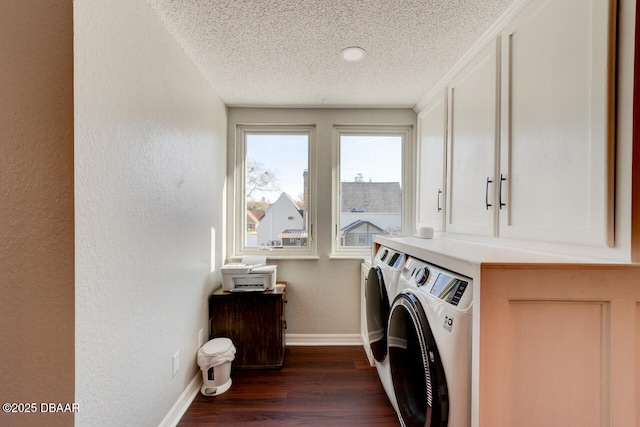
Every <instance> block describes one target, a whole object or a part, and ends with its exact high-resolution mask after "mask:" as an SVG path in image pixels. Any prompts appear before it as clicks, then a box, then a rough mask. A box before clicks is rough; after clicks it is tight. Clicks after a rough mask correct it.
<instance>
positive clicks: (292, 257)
mask: <svg viewBox="0 0 640 427" xmlns="http://www.w3.org/2000/svg"><path fill="white" fill-rule="evenodd" d="M251 255H253V254H251ZM260 255H264V256H266V257H267V260H278V259H281V260H288V259H290V260H314V259H320V257H319V256H318V255H284V254H283V255H267V254H260ZM241 260H242V255H236V256H232V257H229V261H233V262H239V261H241Z"/></svg>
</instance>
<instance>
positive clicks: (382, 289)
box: [364, 246, 407, 411]
mask: <svg viewBox="0 0 640 427" xmlns="http://www.w3.org/2000/svg"><path fill="white" fill-rule="evenodd" d="M406 258H407V257H406V256H405V254H403V253H400V252H398V251H395V250H393V249H389V248H386V247H384V246H381V247H380V248H378V251H377V252H376V254H375V256H374V257H373V259H372V261H371V269H370V270H369V274H368V275H367V281H366V284H365V296H364V298H365V304H366V319H367V320H366V322H367V336H368V338H369V347H370V349H371V353H372V355H373V358H374V362H375V365H376V370H377V371H378V377H380V382H381V383H382V386H383V387H384V390H385V392H386V393H387V396H388V397H389V400H390V401H391V405H392V406H393V407H394V409H396V411H397V405H396V404H395V395H394V392H393V386H392V383H391V370H390V366H389V358H388V357H387V354H388V353H387V327H388V323H389V314H390V310H391V303H392V302H393V299H394V297H395V295H396V292H397V290H396V289H397V283H398V279H399V276H400V272H401V271H402V269H403V267H404V264H405V261H406Z"/></svg>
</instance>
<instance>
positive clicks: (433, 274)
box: [399, 256, 472, 309]
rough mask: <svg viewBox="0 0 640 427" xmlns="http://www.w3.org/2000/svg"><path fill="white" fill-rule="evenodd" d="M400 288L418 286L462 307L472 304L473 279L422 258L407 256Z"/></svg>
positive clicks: (432, 294) (434, 295)
mask: <svg viewBox="0 0 640 427" xmlns="http://www.w3.org/2000/svg"><path fill="white" fill-rule="evenodd" d="M400 281H401V283H400V284H399V289H401V288H402V287H404V286H407V285H408V286H416V287H418V288H420V289H422V290H423V291H424V292H427V293H428V294H429V295H431V296H433V297H435V298H438V299H440V300H442V301H445V302H447V303H449V304H451V305H454V306H456V307H460V308H462V309H464V308H466V307H468V306H470V305H471V302H472V295H471V284H472V280H471V279H470V278H468V277H465V276H461V275H459V274H456V273H453V272H451V271H448V270H445V269H443V268H440V267H438V266H435V265H432V264H428V263H426V262H424V261H422V260H419V259H416V258H412V257H410V256H409V257H407V261H406V263H405V265H404V268H403V270H402V273H401V274H400Z"/></svg>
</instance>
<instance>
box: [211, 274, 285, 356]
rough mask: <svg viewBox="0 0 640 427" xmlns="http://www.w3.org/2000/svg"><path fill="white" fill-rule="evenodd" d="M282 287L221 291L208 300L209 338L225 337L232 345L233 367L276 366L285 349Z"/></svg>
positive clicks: (283, 291)
mask: <svg viewBox="0 0 640 427" xmlns="http://www.w3.org/2000/svg"><path fill="white" fill-rule="evenodd" d="M285 296H286V288H285V286H284V285H276V288H275V290H273V291H265V292H238V293H232V292H223V291H222V289H218V290H217V291H216V292H214V293H213V294H212V295H211V298H210V300H209V317H210V323H211V334H210V339H213V338H218V337H227V338H230V339H231V341H233V344H234V346H235V347H236V357H235V360H234V361H233V365H232V367H233V368H278V367H281V366H282V363H283V359H284V350H285V338H284V329H285V312H284V303H285Z"/></svg>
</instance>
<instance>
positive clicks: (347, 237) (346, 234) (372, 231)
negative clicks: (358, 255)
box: [340, 220, 387, 246]
mask: <svg viewBox="0 0 640 427" xmlns="http://www.w3.org/2000/svg"><path fill="white" fill-rule="evenodd" d="M376 234H387V233H385V232H384V230H383V229H382V228H380V227H378V226H376V225H375V224H372V223H370V222H369V221H363V220H357V221H354V222H352V223H351V224H349V225H347V226H346V227H344V228H342V229H341V230H340V240H341V242H340V244H341V245H342V246H371V245H372V244H373V236H375V235H376Z"/></svg>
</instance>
